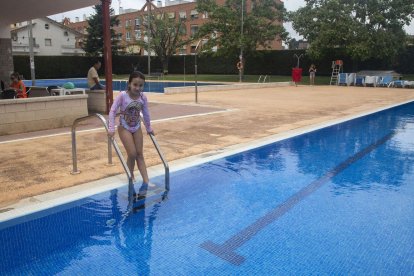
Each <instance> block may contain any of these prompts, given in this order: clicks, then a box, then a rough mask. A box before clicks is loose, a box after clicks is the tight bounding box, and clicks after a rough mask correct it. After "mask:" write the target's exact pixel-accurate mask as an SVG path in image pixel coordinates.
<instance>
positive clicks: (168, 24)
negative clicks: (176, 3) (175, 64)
mask: <svg viewBox="0 0 414 276" xmlns="http://www.w3.org/2000/svg"><path fill="white" fill-rule="evenodd" d="M184 20H185V19H183V18H178V19H175V18H170V17H169V16H168V13H156V12H155V13H154V14H152V15H151V18H150V20H149V22H150V23H149V24H148V20H147V17H144V20H142V21H143V27H144V29H145V31H146V33H147V34H149V35H150V38H151V39H150V42H149V44H150V45H148V40H145V39H144V40H138V41H137V44H138V45H139V46H141V47H143V48H144V49H148V46H149V49H151V50H152V51H154V52H155V54H156V55H157V56H158V58H159V59H160V61H161V64H162V67H163V68H162V69H163V72H164V73H168V63H169V59H170V57H171V56H172V55H175V54H176V52H177V50H178V49H180V48H182V47H183V46H184V45H187V44H188V43H190V41H191V40H192V39H191V38H190V39H185V35H186V29H185V24H184V22H185V21H184Z"/></svg>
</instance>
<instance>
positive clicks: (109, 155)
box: [108, 136, 113, 165]
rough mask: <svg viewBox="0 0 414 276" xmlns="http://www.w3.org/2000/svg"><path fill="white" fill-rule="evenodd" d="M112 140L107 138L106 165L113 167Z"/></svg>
mask: <svg viewBox="0 0 414 276" xmlns="http://www.w3.org/2000/svg"><path fill="white" fill-rule="evenodd" d="M111 143H112V138H110V137H109V136H108V165H113V163H112V146H111Z"/></svg>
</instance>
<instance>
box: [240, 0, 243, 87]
mask: <svg viewBox="0 0 414 276" xmlns="http://www.w3.org/2000/svg"><path fill="white" fill-rule="evenodd" d="M243 24H244V0H242V3H241V33H240V62H241V66H242V68H241V69H240V71H239V82H242V79H243V70H244V62H243Z"/></svg>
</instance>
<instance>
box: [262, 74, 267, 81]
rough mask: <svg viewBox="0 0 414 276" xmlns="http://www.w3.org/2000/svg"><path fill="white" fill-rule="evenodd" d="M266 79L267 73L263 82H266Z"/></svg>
mask: <svg viewBox="0 0 414 276" xmlns="http://www.w3.org/2000/svg"><path fill="white" fill-rule="evenodd" d="M266 79H267V75H266V76H265V77H264V78H263V83H265V82H266Z"/></svg>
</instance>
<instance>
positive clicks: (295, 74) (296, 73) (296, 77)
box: [292, 67, 302, 85]
mask: <svg viewBox="0 0 414 276" xmlns="http://www.w3.org/2000/svg"><path fill="white" fill-rule="evenodd" d="M301 80H302V68H297V67H296V68H292V81H293V82H294V83H295V85H296V84H297V83H298V82H300V81H301Z"/></svg>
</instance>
